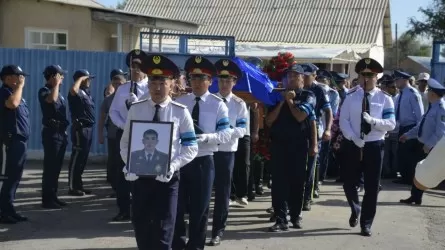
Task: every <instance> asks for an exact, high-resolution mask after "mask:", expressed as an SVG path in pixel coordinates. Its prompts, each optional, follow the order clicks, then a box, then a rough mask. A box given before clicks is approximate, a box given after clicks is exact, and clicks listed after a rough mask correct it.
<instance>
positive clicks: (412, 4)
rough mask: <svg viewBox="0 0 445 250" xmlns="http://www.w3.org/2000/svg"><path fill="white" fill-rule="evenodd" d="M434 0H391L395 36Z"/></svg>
mask: <svg viewBox="0 0 445 250" xmlns="http://www.w3.org/2000/svg"><path fill="white" fill-rule="evenodd" d="M96 1H98V2H100V3H101V4H103V5H105V6H108V7H109V6H116V4H117V3H118V2H119V0H96ZM368 1H372V0H368ZM431 1H432V0H390V5H391V22H392V27H393V36H394V37H395V24H396V23H397V26H398V35H399V36H400V34H402V33H403V32H405V31H407V30H408V28H409V27H408V18H410V17H416V18H417V19H418V20H422V16H421V14H420V13H419V12H418V10H419V8H420V7H422V6H423V7H426V6H428V5H429V4H430V3H431Z"/></svg>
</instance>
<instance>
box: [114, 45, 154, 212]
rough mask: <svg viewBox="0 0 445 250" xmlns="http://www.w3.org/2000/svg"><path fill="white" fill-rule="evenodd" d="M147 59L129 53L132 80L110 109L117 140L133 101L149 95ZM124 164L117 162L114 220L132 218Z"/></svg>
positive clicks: (139, 53) (135, 52)
mask: <svg viewBox="0 0 445 250" xmlns="http://www.w3.org/2000/svg"><path fill="white" fill-rule="evenodd" d="M145 60H147V55H146V54H145V53H144V52H143V51H141V50H133V51H131V52H130V53H128V55H127V58H126V63H127V66H128V67H130V77H131V80H130V81H128V82H127V83H125V84H123V85H121V86H120V87H119V88H118V89H117V90H116V93H115V95H114V99H113V101H112V102H111V106H110V111H109V117H110V119H111V121H112V122H113V124H114V125H116V126H117V127H118V130H117V133H116V140H117V141H120V140H121V137H122V133H123V129H124V126H125V123H126V121H127V115H128V109H129V108H130V105H131V103H133V102H135V101H138V99H139V98H141V97H142V96H148V78H147V75H146V74H145V73H144V71H143V69H142V67H141V65H142V62H143V61H145ZM124 165H125V164H124V162H123V161H122V160H120V161H119V162H117V163H116V171H117V174H116V176H117V180H116V201H117V206H118V208H119V213H118V214H117V215H116V216H115V217H114V218H113V221H126V220H129V219H130V184H129V183H128V181H126V180H125V177H124V174H123V173H122V167H123V166H124Z"/></svg>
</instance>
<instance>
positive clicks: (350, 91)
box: [346, 86, 358, 95]
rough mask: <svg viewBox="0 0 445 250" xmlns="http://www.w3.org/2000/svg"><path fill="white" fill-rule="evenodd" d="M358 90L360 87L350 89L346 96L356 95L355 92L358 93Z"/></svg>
mask: <svg viewBox="0 0 445 250" xmlns="http://www.w3.org/2000/svg"><path fill="white" fill-rule="evenodd" d="M357 89H358V86H355V87H354V88H352V89H350V90H349V91H348V93H347V94H346V95H349V94H352V93H354V92H355V91H357Z"/></svg>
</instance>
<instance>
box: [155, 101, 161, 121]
mask: <svg viewBox="0 0 445 250" xmlns="http://www.w3.org/2000/svg"><path fill="white" fill-rule="evenodd" d="M160 108H161V106H160V105H159V104H156V105H155V109H156V110H155V115H154V116H153V121H154V122H160V121H161V119H159V109H160Z"/></svg>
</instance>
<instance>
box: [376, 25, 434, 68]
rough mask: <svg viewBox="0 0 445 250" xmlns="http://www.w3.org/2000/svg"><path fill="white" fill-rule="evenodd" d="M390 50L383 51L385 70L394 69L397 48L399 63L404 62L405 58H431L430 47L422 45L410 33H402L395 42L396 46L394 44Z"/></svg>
mask: <svg viewBox="0 0 445 250" xmlns="http://www.w3.org/2000/svg"><path fill="white" fill-rule="evenodd" d="M393 44H394V45H393V47H392V48H388V49H387V50H386V51H385V66H387V68H396V67H397V65H398V63H397V48H398V51H399V54H398V59H399V62H400V61H402V60H404V59H405V58H406V57H407V56H425V57H430V56H431V45H428V44H422V42H421V41H420V40H419V39H417V38H416V37H414V36H413V35H411V33H410V32H405V33H403V34H402V35H401V36H400V37H399V39H398V40H397V44H398V46H397V44H396V43H395V42H394V43H393Z"/></svg>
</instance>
